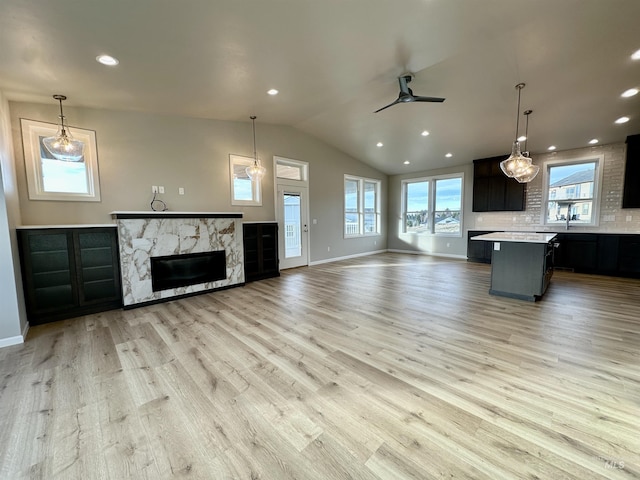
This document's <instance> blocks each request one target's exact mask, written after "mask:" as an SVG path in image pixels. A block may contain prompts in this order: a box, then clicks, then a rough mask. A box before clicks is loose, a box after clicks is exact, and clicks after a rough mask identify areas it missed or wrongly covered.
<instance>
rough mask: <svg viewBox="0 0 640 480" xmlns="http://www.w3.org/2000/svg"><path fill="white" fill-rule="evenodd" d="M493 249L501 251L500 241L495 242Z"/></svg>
mask: <svg viewBox="0 0 640 480" xmlns="http://www.w3.org/2000/svg"><path fill="white" fill-rule="evenodd" d="M493 249H494V250H497V251H500V242H493Z"/></svg>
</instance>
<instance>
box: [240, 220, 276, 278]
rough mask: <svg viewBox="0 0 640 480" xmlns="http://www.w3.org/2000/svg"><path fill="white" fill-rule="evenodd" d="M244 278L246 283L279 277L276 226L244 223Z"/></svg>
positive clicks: (273, 223)
mask: <svg viewBox="0 0 640 480" xmlns="http://www.w3.org/2000/svg"><path fill="white" fill-rule="evenodd" d="M242 227H243V232H242V233H243V241H244V278H245V281H246V282H253V281H255V280H262V279H264V278H270V277H277V276H279V275H280V262H279V258H278V224H277V223H276V222H249V223H244V224H243V225H242Z"/></svg>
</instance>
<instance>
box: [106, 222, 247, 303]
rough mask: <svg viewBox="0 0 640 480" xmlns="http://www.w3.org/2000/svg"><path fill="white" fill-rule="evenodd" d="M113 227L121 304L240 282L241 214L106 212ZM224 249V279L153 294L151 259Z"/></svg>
mask: <svg viewBox="0 0 640 480" xmlns="http://www.w3.org/2000/svg"><path fill="white" fill-rule="evenodd" d="M111 216H112V217H113V218H114V219H115V220H116V224H117V228H118V242H119V249H120V270H121V276H122V297H123V305H124V308H133V307H137V306H141V305H143V304H149V303H157V302H161V301H165V300H168V299H171V298H174V297H181V296H187V295H192V294H195V293H203V292H206V291H211V290H218V289H221V288H228V287H232V286H235V285H242V284H244V254H243V247H242V223H241V222H242V213H235V212H231V213H229V212H121V211H118V212H112V213H111ZM216 250H224V251H225V257H226V273H227V275H226V278H225V279H223V280H217V281H213V282H207V283H201V284H196V285H188V286H185V287H179V288H171V289H168V290H162V291H157V292H154V291H153V289H152V281H151V257H161V256H167V255H183V254H189V253H200V252H211V251H216Z"/></svg>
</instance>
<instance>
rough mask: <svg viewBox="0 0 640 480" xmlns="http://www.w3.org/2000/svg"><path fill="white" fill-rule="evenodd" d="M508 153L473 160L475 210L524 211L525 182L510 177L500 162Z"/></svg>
mask: <svg viewBox="0 0 640 480" xmlns="http://www.w3.org/2000/svg"><path fill="white" fill-rule="evenodd" d="M507 157H508V155H500V156H498V157H491V158H482V159H479V160H474V161H473V211H474V212H506V211H512V212H515V211H524V209H525V191H526V190H525V188H526V186H525V184H524V183H518V181H517V180H515V179H513V178H508V177H507V176H506V175H505V174H504V173H502V170H500V162H501V161H502V160H505V159H506V158H507Z"/></svg>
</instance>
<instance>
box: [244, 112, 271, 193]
mask: <svg viewBox="0 0 640 480" xmlns="http://www.w3.org/2000/svg"><path fill="white" fill-rule="evenodd" d="M249 118H250V119H251V122H252V123H253V165H251V166H249V167H247V169H246V170H245V171H246V172H247V175H249V178H250V179H251V180H260V179H261V178H262V177H263V175H264V174H265V172H266V171H267V169H266V168H264V167H263V166H262V163H261V162H260V159H259V158H258V154H257V151H256V118H257V117H256V116H255V115H252V116H250V117H249Z"/></svg>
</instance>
